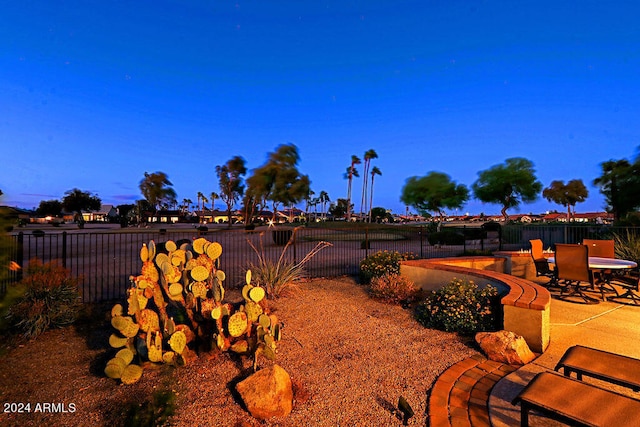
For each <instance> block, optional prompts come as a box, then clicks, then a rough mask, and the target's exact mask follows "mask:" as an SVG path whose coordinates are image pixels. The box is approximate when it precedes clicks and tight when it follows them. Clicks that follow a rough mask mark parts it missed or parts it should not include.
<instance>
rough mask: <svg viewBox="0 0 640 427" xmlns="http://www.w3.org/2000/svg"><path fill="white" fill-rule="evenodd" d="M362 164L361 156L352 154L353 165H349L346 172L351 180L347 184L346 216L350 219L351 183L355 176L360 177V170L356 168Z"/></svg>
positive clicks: (346, 175)
mask: <svg viewBox="0 0 640 427" xmlns="http://www.w3.org/2000/svg"><path fill="white" fill-rule="evenodd" d="M359 164H360V158H359V157H358V156H356V155H351V166H348V167H347V172H346V173H345V178H346V179H348V180H349V184H348V186H347V213H346V218H347V221H349V219H350V217H351V212H350V210H351V209H350V207H351V184H352V182H353V177H354V176H355V177H356V178H357V177H359V176H360V175H358V170H357V169H356V165H359Z"/></svg>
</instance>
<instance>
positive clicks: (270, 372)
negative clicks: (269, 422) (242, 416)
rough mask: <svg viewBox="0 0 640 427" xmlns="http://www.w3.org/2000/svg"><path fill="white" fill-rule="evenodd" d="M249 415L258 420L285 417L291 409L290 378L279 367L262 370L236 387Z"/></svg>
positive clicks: (291, 388) (291, 390)
mask: <svg viewBox="0 0 640 427" xmlns="http://www.w3.org/2000/svg"><path fill="white" fill-rule="evenodd" d="M236 390H237V391H238V393H239V394H240V397H241V398H242V401H243V402H244V404H245V406H246V408H247V410H248V411H249V413H250V414H251V415H252V416H253V417H255V418H257V419H260V420H266V419H268V418H271V417H286V416H287V415H289V414H290V413H291V409H292V408H293V387H292V385H291V377H289V374H288V373H287V371H285V370H284V369H283V368H282V367H280V366H279V365H273V366H272V367H269V368H264V369H261V370H259V371H258V372H256V373H255V374H253V375H251V376H250V377H248V378H246V379H244V380H242V381H241V382H239V383H238V384H237V385H236Z"/></svg>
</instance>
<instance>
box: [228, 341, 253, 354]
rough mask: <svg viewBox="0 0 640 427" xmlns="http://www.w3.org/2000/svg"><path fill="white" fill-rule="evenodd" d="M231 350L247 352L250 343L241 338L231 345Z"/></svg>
mask: <svg viewBox="0 0 640 427" xmlns="http://www.w3.org/2000/svg"><path fill="white" fill-rule="evenodd" d="M230 350H231V351H233V352H234V353H240V354H242V353H246V352H247V351H249V343H248V342H247V341H246V340H240V341H238V342H236V343H234V344H233V345H232V346H231V348H230Z"/></svg>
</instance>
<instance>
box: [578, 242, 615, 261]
mask: <svg viewBox="0 0 640 427" xmlns="http://www.w3.org/2000/svg"><path fill="white" fill-rule="evenodd" d="M582 244H583V245H585V246H587V247H588V248H589V256H597V257H601V258H615V257H616V251H615V248H614V244H613V240H595V239H584V240H583V241H582Z"/></svg>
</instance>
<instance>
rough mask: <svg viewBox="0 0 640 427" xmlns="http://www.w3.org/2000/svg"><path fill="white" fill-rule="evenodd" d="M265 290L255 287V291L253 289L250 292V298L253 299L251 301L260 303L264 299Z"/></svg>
mask: <svg viewBox="0 0 640 427" xmlns="http://www.w3.org/2000/svg"><path fill="white" fill-rule="evenodd" d="M264 295H265V292H264V289H263V288H261V287H260V286H255V287H254V288H253V289H251V290H250V291H249V298H251V300H252V301H253V302H260V301H262V300H263V299H264Z"/></svg>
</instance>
